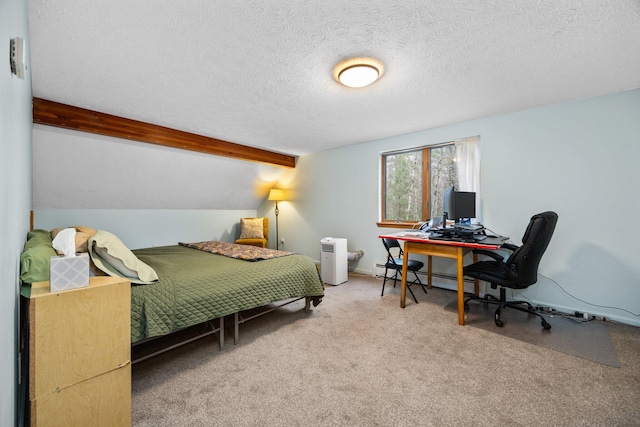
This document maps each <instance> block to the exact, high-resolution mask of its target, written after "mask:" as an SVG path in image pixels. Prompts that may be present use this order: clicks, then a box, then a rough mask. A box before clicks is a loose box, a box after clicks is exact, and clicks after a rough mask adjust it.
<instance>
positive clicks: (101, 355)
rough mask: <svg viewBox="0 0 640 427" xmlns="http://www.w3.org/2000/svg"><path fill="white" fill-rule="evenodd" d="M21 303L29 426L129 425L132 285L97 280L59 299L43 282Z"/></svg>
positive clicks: (115, 281)
mask: <svg viewBox="0 0 640 427" xmlns="http://www.w3.org/2000/svg"><path fill="white" fill-rule="evenodd" d="M25 294H26V295H25ZM23 297H24V300H23V302H24V303H25V304H26V317H27V318H26V321H27V323H28V325H27V326H28V331H29V332H28V341H29V342H28V348H29V382H28V384H29V391H28V393H29V407H30V410H31V412H30V419H31V425H32V426H44V425H46V426H58V425H59V426H130V425H131V332H130V330H131V291H130V283H129V281H128V280H124V279H121V278H114V277H106V276H105V277H92V278H91V280H90V284H89V287H86V288H78V289H73V290H68V291H61V292H53V293H52V292H50V291H49V282H39V283H34V284H33V285H32V286H31V292H30V295H29V293H28V292H26V293H25V292H23Z"/></svg>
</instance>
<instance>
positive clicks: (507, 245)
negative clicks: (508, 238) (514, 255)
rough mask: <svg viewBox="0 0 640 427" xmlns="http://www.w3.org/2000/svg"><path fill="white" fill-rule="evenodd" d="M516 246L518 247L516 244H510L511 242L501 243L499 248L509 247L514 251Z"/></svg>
mask: <svg viewBox="0 0 640 427" xmlns="http://www.w3.org/2000/svg"><path fill="white" fill-rule="evenodd" d="M518 248H519V246H516V245H514V244H511V243H503V244H502V246H500V249H509V250H510V251H512V252H513V251H515V250H516V249H518Z"/></svg>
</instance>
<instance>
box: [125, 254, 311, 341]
mask: <svg viewBox="0 0 640 427" xmlns="http://www.w3.org/2000/svg"><path fill="white" fill-rule="evenodd" d="M133 252H134V253H135V254H136V256H137V257H138V258H140V259H141V260H142V261H144V262H145V263H147V264H149V265H150V266H151V267H153V269H154V270H155V271H156V273H158V277H159V279H160V280H159V281H158V283H154V284H151V285H132V287H131V342H136V341H139V340H141V339H143V338H148V337H154V336H160V335H166V334H168V333H170V332H172V331H175V330H178V329H181V328H185V327H188V326H192V325H196V324H198V323H202V322H206V321H207V320H211V319H216V318H218V317H221V316H226V315H229V314H233V313H236V312H239V311H243V310H248V309H251V308H256V307H261V306H264V305H267V304H269V303H272V302H276V301H282V300H286V299H290V298H297V297H322V296H323V295H324V285H323V284H322V280H321V279H320V275H319V273H318V269H317V268H316V265H315V263H314V262H313V260H312V259H311V258H309V257H307V256H304V255H298V254H293V255H289V256H284V257H281V258H274V259H269V260H263V261H257V262H249V261H242V260H238V259H233V258H228V257H225V256H222V255H214V254H211V253H208V252H204V251H200V250H197V249H192V248H188V247H184V246H179V245H176V246H164V247H156V248H147V249H137V250H134V251H133Z"/></svg>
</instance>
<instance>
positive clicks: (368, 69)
mask: <svg viewBox="0 0 640 427" xmlns="http://www.w3.org/2000/svg"><path fill="white" fill-rule="evenodd" d="M383 74H384V65H382V62H380V61H378V60H377V59H374V58H351V59H347V60H346V61H342V62H340V63H339V64H338V65H336V67H335V68H334V69H333V77H334V78H335V79H336V81H337V82H339V83H342V84H343V85H345V86H349V87H364V86H368V85H370V84H371V83H373V82H375V81H376V80H378V79H379V78H380V77H382V75H383Z"/></svg>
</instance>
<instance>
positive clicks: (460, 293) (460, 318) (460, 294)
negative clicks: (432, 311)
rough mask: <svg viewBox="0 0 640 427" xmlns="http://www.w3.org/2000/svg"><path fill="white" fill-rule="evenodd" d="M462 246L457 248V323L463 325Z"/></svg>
mask: <svg viewBox="0 0 640 427" xmlns="http://www.w3.org/2000/svg"><path fill="white" fill-rule="evenodd" d="M463 255H464V254H463V252H462V248H458V256H457V257H456V260H457V263H458V325H461V326H464V276H463V273H462V257H463Z"/></svg>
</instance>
